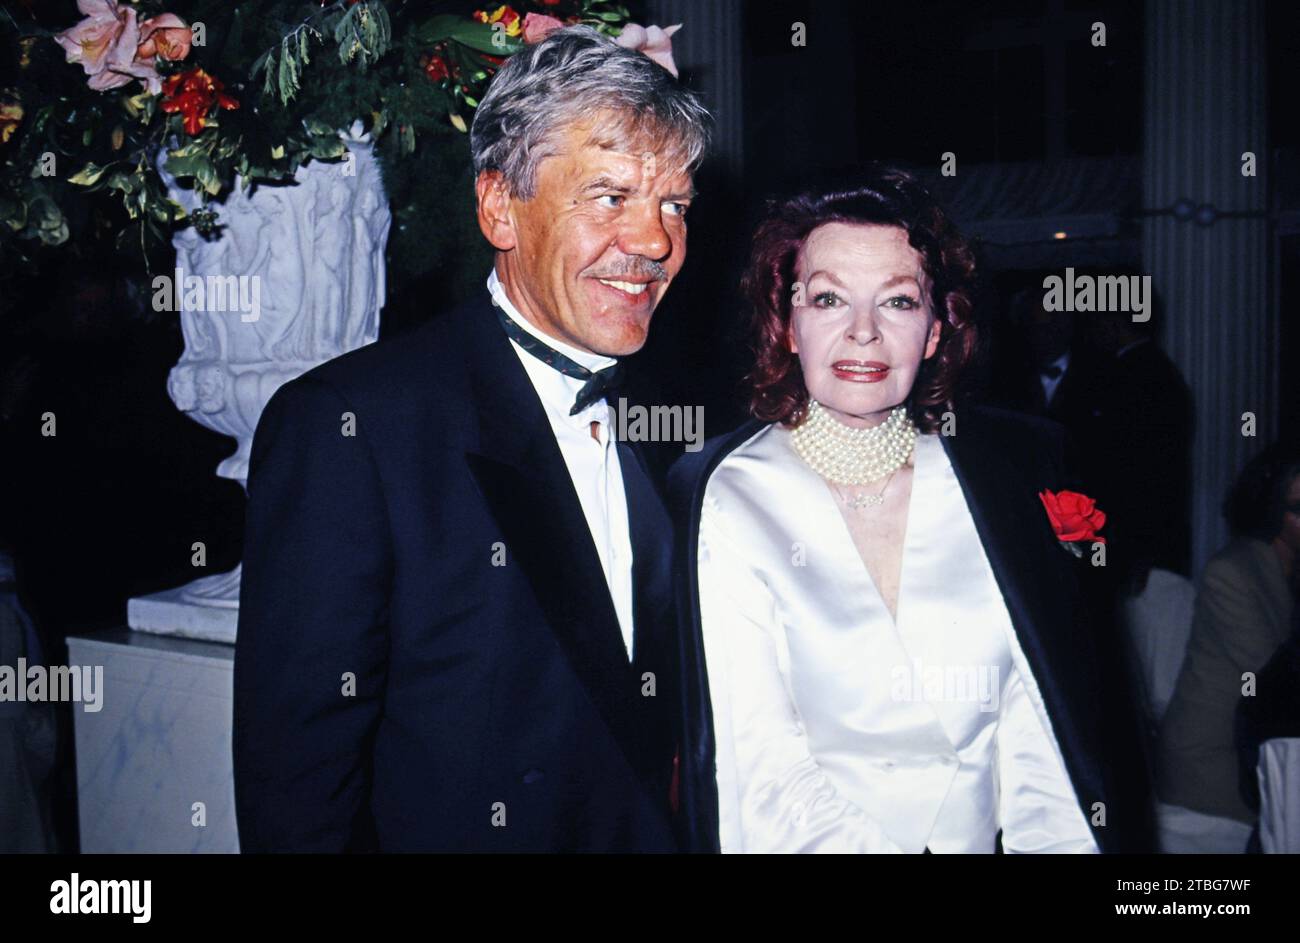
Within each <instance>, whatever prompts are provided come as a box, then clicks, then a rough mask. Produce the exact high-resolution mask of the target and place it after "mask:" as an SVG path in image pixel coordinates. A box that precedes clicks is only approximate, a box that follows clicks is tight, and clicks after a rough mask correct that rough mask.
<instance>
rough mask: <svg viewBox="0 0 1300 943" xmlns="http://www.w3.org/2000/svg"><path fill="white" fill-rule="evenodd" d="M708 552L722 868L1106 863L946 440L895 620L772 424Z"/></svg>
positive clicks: (706, 601) (745, 460) (713, 515)
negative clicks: (1078, 858)
mask: <svg viewBox="0 0 1300 943" xmlns="http://www.w3.org/2000/svg"><path fill="white" fill-rule="evenodd" d="M698 554H699V593H700V608H701V617H702V630H703V636H704V649H705V660H706V663H707V668H708V676H709V687H710V694H711V699H712V703H713V717H714V733H715V740H716V744H717V757H716V759H717V781H718V811H719V825H720V842H721V848H722V851H723V852H909V853H918V852H921V851H923V850H924V849H925V848H927V847H928V848H929V849H930V850H931V851H932V852H935V853H941V852H992V851H994V850H995V839H996V836H997V832H998V830H999V829H1001V831H1002V847H1003V850H1004V851H1006V852H1008V853H1013V852H1040V851H1082V852H1096V851H1097V845H1096V842H1095V841H1094V839H1093V836H1092V833H1091V830H1090V828H1089V825H1088V822H1087V820H1086V819H1085V817H1084V813H1083V811H1082V809H1081V806H1080V802H1079V798H1078V797H1077V796H1076V794H1075V791H1074V788H1073V786H1072V784H1071V782H1070V779H1069V777H1068V775H1067V774H1066V771H1065V766H1064V762H1063V758H1062V756H1061V752H1060V748H1059V746H1058V744H1057V741H1056V738H1055V735H1054V734H1053V732H1052V728H1051V723H1050V720H1049V718H1048V716H1047V713H1046V710H1045V708H1044V705H1043V702H1042V696H1041V692H1040V691H1039V689H1038V685H1037V682H1036V680H1035V678H1034V676H1033V673H1032V671H1031V670H1030V668H1029V665H1028V662H1027V661H1026V658H1025V655H1024V652H1023V651H1022V650H1021V647H1020V644H1019V641H1018V639H1017V637H1016V632H1015V628H1014V626H1013V625H1012V623H1011V618H1010V616H1009V614H1008V612H1007V609H1006V605H1005V603H1004V601H1003V598H1002V594H1001V591H1000V590H999V588H998V585H997V581H996V579H995V577H994V574H993V571H992V568H991V566H990V565H989V562H988V558H987V556H986V555H985V553H984V548H983V544H982V542H981V540H980V538H979V535H978V532H977V531H976V529H975V524H974V521H973V519H972V518H971V515H970V511H969V508H968V507H967V505H966V500H965V496H964V494H963V492H962V490H961V486H960V484H959V482H958V481H957V478H956V475H955V472H954V471H953V468H952V465H951V463H950V462H949V460H948V457H947V453H946V452H945V451H944V449H943V445H942V443H941V442H940V441H939V439H938V437H937V436H934V435H922V436H918V439H917V444H916V451H915V470H914V473H913V482H912V492H911V497H910V504H909V510H908V521H907V528H906V536H905V538H904V546H903V559H902V565H901V571H900V585H899V594H898V607H897V620H896V621H895V619H893V618H891V616H890V614H889V610H888V609H887V608H886V607H885V605H884V602H883V601H882V599H881V597H880V594H879V593H878V592H877V590H876V588H875V585H874V584H873V582H872V580H871V577H870V575H869V573H868V572H867V570H866V567H865V566H864V565H863V563H862V559H861V557H860V556H859V554H858V552H857V549H856V547H855V545H854V543H853V538H852V536H851V534H850V532H849V529H848V526H847V524H846V523H845V521H844V519H843V517H842V515H841V512H840V509H839V506H838V504H837V503H836V501H835V498H834V497H833V495H832V493H831V491H830V489H829V487H828V486H827V485H826V483H825V481H824V480H823V479H822V478H821V477H820V476H818V475H817V474H816V473H815V472H813V471H812V469H810V468H809V467H808V466H807V465H806V464H805V463H804V462H803V461H802V459H800V458H799V456H798V454H797V453H796V452H795V451H794V449H793V447H792V446H791V445H790V433H789V431H788V430H786V429H785V428H784V427H782V426H780V425H779V424H777V425H771V426H768V427H766V428H764V429H763V430H762V431H760V432H758V433H757V434H756V435H755V436H754V437H752V438H751V439H749V440H748V441H747V442H745V443H744V444H742V445H741V446H740V447H739V448H738V449H736V450H735V451H733V452H732V453H731V454H730V455H728V456H727V457H726V458H725V459H723V461H722V462H721V463H720V464H719V465H718V467H717V469H716V470H715V471H714V473H713V475H712V476H711V478H710V479H709V482H708V485H707V486H706V489H705V494H704V505H703V514H702V518H701V523H700V533H699V546H698ZM1080 709H1083V710H1086V709H1088V705H1080Z"/></svg>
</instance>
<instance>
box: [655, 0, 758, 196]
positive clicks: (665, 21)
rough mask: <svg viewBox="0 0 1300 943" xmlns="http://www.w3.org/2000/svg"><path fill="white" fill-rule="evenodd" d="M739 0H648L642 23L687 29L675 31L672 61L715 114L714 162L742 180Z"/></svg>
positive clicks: (729, 175)
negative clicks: (703, 1) (680, 25)
mask: <svg viewBox="0 0 1300 943" xmlns="http://www.w3.org/2000/svg"><path fill="white" fill-rule="evenodd" d="M741 7H742V4H741V2H740V0H712V2H705V3H701V2H700V0H649V2H648V3H647V4H646V19H647V20H648V22H647V23H646V24H643V25H653V26H672V25H673V24H674V23H681V24H682V28H681V29H680V30H679V31H678V32H677V34H676V35H674V36H673V61H674V62H675V63H676V64H677V71H678V74H680V75H681V76H682V77H683V78H687V79H689V80H690V82H691V87H692V88H695V89H696V90H698V91H699V92H700V94H701V95H702V96H703V97H704V103H705V105H706V106H707V107H708V109H709V111H710V112H712V114H713V119H714V127H715V132H716V133H715V137H714V146H713V155H712V162H713V163H714V165H715V166H716V167H717V168H718V170H719V171H720V177H721V179H722V180H723V181H735V182H737V183H738V182H739V181H740V179H741V170H742V167H743V160H744V144H745V134H744V132H745V125H744V120H743V108H744V100H743V98H742V88H743V85H742V83H743V80H744V79H743V76H744V61H743V57H744V49H743V46H742V42H741V23H742V22H743V17H744V16H745V11H744V10H742V9H741Z"/></svg>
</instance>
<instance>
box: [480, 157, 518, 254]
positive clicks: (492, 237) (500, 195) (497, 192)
mask: <svg viewBox="0 0 1300 943" xmlns="http://www.w3.org/2000/svg"><path fill="white" fill-rule="evenodd" d="M474 195H475V196H476V197H477V201H478V228H479V230H480V231H481V232H482V233H483V238H484V239H486V240H487V241H488V242H490V243H492V247H493V248H494V249H497V250H498V251H501V252H508V251H509V250H511V249H513V248H514V247H515V245H516V244H517V243H518V239H517V233H516V232H515V221H514V218H513V217H512V216H511V214H510V188H509V187H508V186H506V178H505V177H503V176H502V175H501V171H499V170H484V171H481V172H480V173H479V175H478V177H477V178H476V179H475V181H474Z"/></svg>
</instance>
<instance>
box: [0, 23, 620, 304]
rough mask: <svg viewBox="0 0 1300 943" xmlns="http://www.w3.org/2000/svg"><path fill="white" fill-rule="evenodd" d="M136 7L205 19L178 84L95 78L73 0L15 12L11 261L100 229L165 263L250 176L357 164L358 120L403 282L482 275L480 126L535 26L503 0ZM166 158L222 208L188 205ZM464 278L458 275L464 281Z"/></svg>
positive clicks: (5, 197)
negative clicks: (180, 234) (171, 187)
mask: <svg viewBox="0 0 1300 943" xmlns="http://www.w3.org/2000/svg"><path fill="white" fill-rule="evenodd" d="M52 6H53V5H52ZM134 6H135V7H136V9H137V12H138V17H139V19H141V20H143V19H145V18H147V17H149V16H154V15H157V14H159V13H162V12H168V13H174V14H176V15H177V16H179V17H180V18H181V19H182V20H184V21H185V22H186V23H189V24H200V23H201V24H202V25H203V28H204V34H205V35H204V38H205V42H204V44H203V45H202V46H200V45H194V46H193V47H192V49H191V50H190V53H189V55H188V56H187V57H186V58H185V59H183V60H182V61H179V62H166V61H163V60H161V59H158V60H155V63H156V67H157V71H158V74H159V77H160V79H161V80H162V81H163V83H164V84H163V90H162V92H157V91H156V90H155V91H150V90H149V89H147V88H146V87H145V85H144V83H143V82H141V81H137V80H132V81H130V82H129V83H127V84H125V85H123V86H121V87H119V88H115V89H111V90H108V91H95V90H93V89H91V88H89V86H88V85H87V76H86V74H85V72H84V71H83V69H82V68H81V67H80V66H79V65H76V64H69V63H68V62H67V61H66V56H65V53H64V50H63V49H62V48H61V47H60V46H59V45H57V44H56V43H55V42H54V40H53V37H54V34H56V33H57V32H59V31H62V30H65V29H68V28H70V27H73V26H75V25H76V23H77V22H78V20H79V16H78V14H77V13H76V12H75V9H74V8H73V5H72V4H71V3H70V2H68V3H67V4H66V5H64V9H63V12H62V13H60V12H58V11H48V10H46V11H40V12H39V13H36V14H33V15H32V17H31V19H30V21H21V20H17V21H16V20H11V19H6V18H0V119H3V116H4V115H6V114H7V113H6V112H5V111H4V110H3V109H4V108H5V106H7V105H10V106H14V107H16V108H20V109H21V118H20V119H19V120H18V122H17V124H16V126H15V127H12V128H10V129H9V130H8V132H7V134H8V135H9V137H8V140H7V141H5V142H4V143H0V264H3V265H5V266H6V267H8V266H9V264H10V263H11V262H17V261H22V260H24V259H29V258H30V257H32V255H33V254H34V253H36V252H38V251H49V250H52V249H58V250H59V251H71V252H74V253H75V252H77V251H78V244H80V243H83V242H84V241H85V240H92V241H93V240H98V239H101V238H104V237H111V238H115V239H116V242H117V245H118V247H119V249H120V250H122V251H128V250H130V251H134V252H135V253H136V254H137V257H139V255H140V254H143V255H144V256H145V257H147V258H148V257H157V258H165V257H166V256H167V255H168V253H169V249H170V236H171V235H172V233H173V232H174V231H175V229H176V227H177V226H184V225H194V226H195V227H196V228H197V229H198V230H199V231H200V232H201V233H202V234H203V235H205V236H209V235H213V234H215V233H217V232H218V231H219V226H218V225H217V224H216V219H217V218H219V205H220V203H221V201H222V200H224V198H225V197H226V196H227V195H228V194H229V193H230V192H231V190H232V189H233V188H234V187H235V186H240V185H242V186H244V187H248V186H254V185H256V184H257V183H259V182H286V181H289V180H291V179H292V178H293V175H294V173H295V172H296V171H297V169H298V168H299V167H301V166H302V165H303V164H305V163H307V162H309V161H312V160H320V161H335V160H339V159H341V158H342V157H343V156H344V154H345V153H346V146H345V144H344V141H343V139H342V137H341V136H340V132H343V131H347V130H348V129H350V128H353V127H355V126H356V124H357V123H358V122H359V123H360V126H361V128H362V130H364V131H366V132H368V133H369V134H370V135H371V137H372V138H373V139H374V140H375V142H376V144H377V148H376V153H377V155H378V157H379V160H380V163H381V168H382V171H383V176H384V182H385V188H386V190H387V192H388V194H389V197H390V202H391V203H392V206H393V212H394V228H393V233H392V236H391V238H390V284H391V285H393V286H394V289H395V290H400V286H401V285H402V284H404V283H414V282H415V281H416V280H418V279H419V278H421V277H422V276H423V275H426V274H427V273H429V272H430V271H433V270H435V269H436V270H439V271H444V272H445V271H446V270H447V267H449V266H450V267H455V266H457V265H459V266H462V267H466V270H468V268H467V267H468V266H470V265H473V266H474V267H475V269H476V272H477V274H476V275H475V276H474V277H476V278H477V277H481V271H482V267H481V266H480V265H479V261H480V260H478V259H477V258H472V256H473V253H467V252H466V251H464V246H465V245H473V246H475V247H480V243H481V236H480V235H479V234H478V232H477V229H476V227H475V226H474V220H473V212H472V189H471V183H472V180H471V179H470V177H469V153H468V144H467V141H466V135H465V134H464V131H465V129H466V128H467V126H468V123H469V121H470V120H471V119H472V114H473V110H474V108H475V107H477V104H478V101H479V100H480V99H481V98H482V94H483V92H484V90H485V89H486V87H487V83H488V82H489V81H490V80H491V77H492V75H493V74H494V73H495V71H496V69H497V68H499V66H500V61H501V60H502V59H503V58H505V57H507V56H509V55H512V54H513V53H514V52H516V51H518V50H519V49H520V48H522V37H521V36H519V35H516V36H510V35H508V33H509V31H508V30H507V29H505V27H504V24H503V23H497V24H490V23H486V22H480V21H479V20H478V19H475V18H474V17H473V15H472V14H473V13H474V12H475V11H476V10H482V11H485V14H486V15H491V14H492V13H493V12H494V11H496V10H497V8H498V7H500V6H501V4H500V3H496V2H491V0H485V2H483V3H481V4H474V3H472V2H424V0H324V2H322V0H257V2H247V3H245V2H240V3H232V2H230V0H135V2H134ZM511 7H512V8H513V9H514V11H516V12H517V13H518V14H519V16H520V21H519V22H520V23H522V17H523V16H524V14H526V13H527V12H529V11H532V12H538V13H545V14H546V15H549V16H555V17H558V18H560V19H567V20H569V21H571V22H579V21H580V22H585V23H588V24H589V25H592V26H594V27H595V28H597V29H600V30H601V31H603V32H606V33H610V34H617V32H618V31H619V30H620V29H621V28H622V24H623V23H625V22H627V20H628V18H629V15H628V11H627V9H626V8H625V7H623V6H622V5H619V4H615V3H609V2H606V0H561V2H560V3H559V4H558V5H547V4H545V3H543V2H541V0H530V2H521V3H513V4H511ZM47 21H48V22H47ZM514 30H515V32H516V33H518V26H516V27H514ZM195 69H202V70H203V72H204V73H206V75H208V76H211V77H212V78H213V79H214V80H215V83H214V84H213V85H212V86H211V87H210V88H211V95H210V96H209V97H208V98H203V97H202V96H200V97H199V98H197V99H195V100H189V99H187V98H185V97H184V96H179V97H178V93H177V91H176V89H173V88H170V87H169V85H168V84H167V82H168V79H169V78H172V77H175V78H173V79H172V84H173V85H175V84H178V83H180V82H181V76H191V75H192V74H193V70H195ZM222 96H225V97H224V98H222ZM196 102H197V103H196ZM232 105H237V107H232ZM187 117H188V118H189V127H188V128H187V123H186V119H187ZM4 130H5V125H4V124H0V132H3V131H4ZM191 130H193V131H195V133H193V134H191V133H190V131H191ZM159 164H161V165H162V166H163V167H165V168H166V171H167V173H168V174H170V175H172V176H173V177H174V178H175V179H176V180H177V182H178V184H179V185H180V186H182V187H185V188H190V189H193V190H195V191H197V192H199V193H201V194H202V196H203V198H204V200H205V201H206V203H207V206H206V207H204V208H201V209H199V210H198V211H196V212H193V213H190V214H186V213H185V212H184V210H183V209H182V208H181V206H180V205H179V204H178V203H177V202H176V201H175V200H174V199H173V195H171V194H169V193H168V190H167V187H166V185H165V184H164V183H163V180H162V177H161V175H160V174H159V172H158V165H159ZM51 166H52V167H53V168H54V170H53V172H51V171H50V168H51ZM214 210H216V211H217V212H215V213H214V212H213V211H214ZM452 220H454V223H453V222H450V221H452ZM484 256H486V250H485V252H484ZM458 279H459V276H458V277H457V278H455V279H452V281H454V282H455V283H456V284H457V285H461V284H462V282H461V281H460V280H458ZM462 287H463V286H462Z"/></svg>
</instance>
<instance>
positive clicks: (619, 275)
mask: <svg viewBox="0 0 1300 943" xmlns="http://www.w3.org/2000/svg"><path fill="white" fill-rule="evenodd" d="M583 274H585V275H587V276H588V277H590V278H614V279H626V278H643V279H651V280H653V281H656V282H663V281H667V280H668V270H667V269H665V268H664V267H663V266H662V265H660V264H659V263H658V262H656V261H654V260H653V259H641V260H640V261H638V262H635V263H633V264H631V265H627V266H622V267H621V268H618V269H606V270H604V271H600V272H584V273H583Z"/></svg>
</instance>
